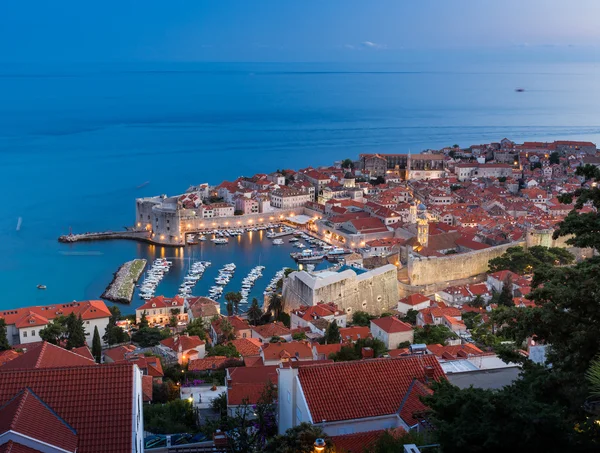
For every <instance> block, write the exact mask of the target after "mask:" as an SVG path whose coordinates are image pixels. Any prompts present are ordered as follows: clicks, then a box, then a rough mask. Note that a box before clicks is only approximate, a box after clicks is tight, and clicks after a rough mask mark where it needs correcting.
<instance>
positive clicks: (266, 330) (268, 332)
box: [252, 322, 290, 338]
mask: <svg viewBox="0 0 600 453" xmlns="http://www.w3.org/2000/svg"><path fill="white" fill-rule="evenodd" d="M252 330H253V331H254V332H256V333H257V334H258V335H260V336H261V337H262V338H271V337H274V336H275V335H277V336H280V337H281V336H283V335H289V334H290V329H288V328H287V327H285V326H284V325H283V323H280V322H272V323H270V324H263V325H262V326H255V327H252Z"/></svg>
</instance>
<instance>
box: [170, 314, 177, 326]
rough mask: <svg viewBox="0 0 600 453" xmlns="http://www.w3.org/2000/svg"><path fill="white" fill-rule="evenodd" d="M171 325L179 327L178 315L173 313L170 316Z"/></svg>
mask: <svg viewBox="0 0 600 453" xmlns="http://www.w3.org/2000/svg"><path fill="white" fill-rule="evenodd" d="M169 327H177V316H175V315H171V317H170V318H169Z"/></svg>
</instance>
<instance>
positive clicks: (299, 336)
mask: <svg viewBox="0 0 600 453" xmlns="http://www.w3.org/2000/svg"><path fill="white" fill-rule="evenodd" d="M292 340H294V341H302V340H306V333H304V332H296V333H293V334H292Z"/></svg>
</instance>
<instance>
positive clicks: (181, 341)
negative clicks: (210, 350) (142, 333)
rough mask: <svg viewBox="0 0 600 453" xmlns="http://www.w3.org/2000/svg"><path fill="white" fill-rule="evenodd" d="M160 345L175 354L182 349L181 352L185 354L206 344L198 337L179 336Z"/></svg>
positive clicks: (166, 339)
mask: <svg viewBox="0 0 600 453" xmlns="http://www.w3.org/2000/svg"><path fill="white" fill-rule="evenodd" d="M160 344H162V345H163V346H165V347H167V348H169V349H171V350H173V351H175V352H178V351H179V349H180V348H181V351H182V352H183V353H185V352H187V351H189V350H191V349H196V348H197V347H199V346H202V345H203V344H205V342H204V340H201V339H200V337H198V336H197V335H192V336H187V335H179V336H176V337H169V338H165V339H164V340H162V341H161V342H160Z"/></svg>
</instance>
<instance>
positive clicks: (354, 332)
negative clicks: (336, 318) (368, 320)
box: [340, 326, 371, 341]
mask: <svg viewBox="0 0 600 453" xmlns="http://www.w3.org/2000/svg"><path fill="white" fill-rule="evenodd" d="M340 336H341V337H342V341H356V340H360V339H361V338H368V337H370V336H371V331H370V330H369V328H368V327H367V326H353V327H342V328H340Z"/></svg>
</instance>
